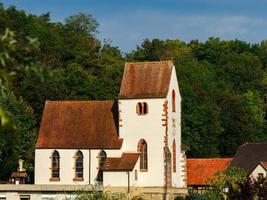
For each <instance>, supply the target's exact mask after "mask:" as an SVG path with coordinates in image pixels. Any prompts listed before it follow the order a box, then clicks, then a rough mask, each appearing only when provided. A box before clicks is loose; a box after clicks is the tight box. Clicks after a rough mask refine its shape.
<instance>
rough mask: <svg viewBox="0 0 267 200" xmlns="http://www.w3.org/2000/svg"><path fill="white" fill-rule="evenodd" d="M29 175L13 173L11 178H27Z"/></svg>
mask: <svg viewBox="0 0 267 200" xmlns="http://www.w3.org/2000/svg"><path fill="white" fill-rule="evenodd" d="M26 177H27V173H26V172H12V174H11V178H26Z"/></svg>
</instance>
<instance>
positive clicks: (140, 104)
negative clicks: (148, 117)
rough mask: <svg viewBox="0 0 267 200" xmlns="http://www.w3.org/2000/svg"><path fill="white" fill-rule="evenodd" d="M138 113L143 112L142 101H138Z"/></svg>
mask: <svg viewBox="0 0 267 200" xmlns="http://www.w3.org/2000/svg"><path fill="white" fill-rule="evenodd" d="M136 113H137V114H138V115H141V113H142V103H140V102H139V103H137V105H136Z"/></svg>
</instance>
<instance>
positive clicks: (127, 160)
mask: <svg viewBox="0 0 267 200" xmlns="http://www.w3.org/2000/svg"><path fill="white" fill-rule="evenodd" d="M139 155H140V153H123V154H122V156H121V157H119V158H118V157H109V158H107V159H106V161H105V163H104V167H103V170H104V171H132V170H133V168H134V166H135V164H136V162H137V160H138V158H139Z"/></svg>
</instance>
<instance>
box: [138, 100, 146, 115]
mask: <svg viewBox="0 0 267 200" xmlns="http://www.w3.org/2000/svg"><path fill="white" fill-rule="evenodd" d="M136 114H137V115H146V114H148V103H147V102H138V103H137V104H136Z"/></svg>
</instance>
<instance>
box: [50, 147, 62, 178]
mask: <svg viewBox="0 0 267 200" xmlns="http://www.w3.org/2000/svg"><path fill="white" fill-rule="evenodd" d="M51 170H52V173H51V175H52V178H54V179H59V177H60V176H59V175H60V174H59V170H60V156H59V153H58V151H56V150H55V151H54V152H53V154H52V167H51Z"/></svg>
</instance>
